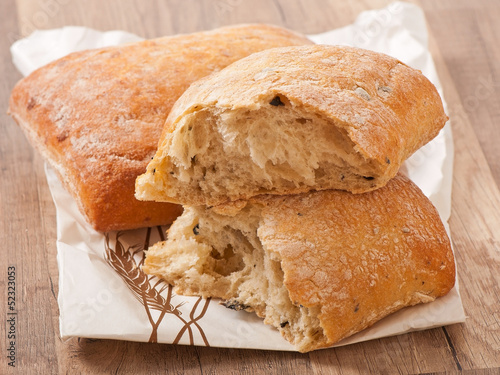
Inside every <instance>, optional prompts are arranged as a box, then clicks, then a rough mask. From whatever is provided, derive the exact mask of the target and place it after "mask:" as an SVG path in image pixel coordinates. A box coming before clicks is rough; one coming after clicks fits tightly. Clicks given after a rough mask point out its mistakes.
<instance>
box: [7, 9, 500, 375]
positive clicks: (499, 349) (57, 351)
mask: <svg viewBox="0 0 500 375" xmlns="http://www.w3.org/2000/svg"><path fill="white" fill-rule="evenodd" d="M388 3H389V1H386V0H380V1H368V0H349V1H342V2H341V1H338V2H335V1H333V0H332V1H322V0H315V1H299V0H293V1H292V0H288V1H286V0H274V1H268V0H252V1H244V0H214V1H209V0H206V1H196V0H182V1H181V0H170V1H162V0H156V1H140V0H126V1H123V0H122V1H105V0H87V1H77V0H44V1H41V0H2V6H1V16H0V17H1V19H0V35H2V39H1V41H0V43H1V55H0V58H1V60H0V71H1V77H2V80H1V84H0V107H1V108H2V110H1V111H0V116H1V117H0V119H1V120H0V124H1V126H0V129H1V133H0V166H1V184H0V243H1V244H2V245H1V246H2V267H1V269H0V289H1V296H2V297H1V298H0V301H1V307H0V311H1V312H2V314H1V318H2V319H3V320H4V321H3V322H2V324H1V325H0V326H1V328H0V331H1V333H0V338H1V348H2V353H1V355H0V358H1V359H0V373H2V374H7V373H8V374H10V373H12V374H14V373H16V374H35V373H36V374H56V373H64V374H80V373H83V374H93V373H96V374H104V373H133V374H136V373H148V374H156V373H158V374H160V373H162V374H163V373H179V374H181V373H189V374H191V373H192V374H201V373H217V374H219V373H246V374H253V373H262V374H282V373H294V374H303V373H315V374H330V373H332V374H336V373H339V374H340V373H342V374H350V373H387V374H392V373H430V372H432V373H439V372H445V371H446V372H452V373H453V372H458V371H460V370H463V371H464V372H467V373H469V374H470V373H480V374H493V373H495V374H498V373H500V193H499V189H498V187H499V185H500V147H498V146H497V143H498V142H499V141H500V101H499V99H498V98H500V44H499V42H498V41H499V40H500V23H499V22H498V20H499V19H500V2H499V1H497V0H490V1H487V0H476V1H468V0H459V1H456V0H446V1H439V2H438V1H434V0H418V1H416V3H417V4H419V5H420V6H421V7H422V8H423V9H424V11H425V14H426V17H427V21H428V27H429V31H430V34H431V43H430V47H431V51H432V53H433V56H434V59H435V61H436V64H437V69H438V73H439V75H440V79H441V82H442V85H443V87H444V94H445V98H446V101H447V102H448V105H449V115H450V117H451V121H452V126H453V131H454V139H455V152H456V155H455V169H454V179H453V197H452V216H451V220H450V226H451V232H452V238H453V242H454V246H455V249H456V257H457V262H458V277H459V280H460V285H461V293H462V297H463V303H464V307H465V311H466V314H467V316H468V319H467V321H466V323H465V324H456V325H452V326H447V327H443V328H436V329H431V330H426V331H422V332H415V333H410V334H405V335H401V336H397V337H390V338H384V339H380V340H374V341H370V342H365V343H360V344H355V345H351V346H347V347H341V348H337V349H328V350H322V351H317V352H312V353H310V354H298V353H289V352H269V351H258V350H234V349H218V348H206V347H188V346H173V345H160V344H142V343H133V342H125V341H111V340H91V339H78V338H74V339H70V340H68V341H62V340H61V339H60V338H59V330H58V307H57V300H56V296H57V285H58V283H57V281H58V270H57V264H56V245H55V239H56V229H55V228H56V220H55V208H54V205H53V203H52V199H51V196H50V192H49V189H48V187H47V183H46V180H45V174H44V170H43V160H42V159H41V157H40V156H39V155H38V154H36V153H35V152H33V150H32V149H31V147H30V146H29V145H28V143H27V141H26V139H25V137H24V136H23V134H22V133H21V131H20V129H19V128H18V127H17V126H16V125H15V123H14V121H13V120H12V119H11V118H10V117H8V116H7V115H6V114H5V111H6V108H7V101H8V97H9V94H10V90H11V89H12V87H13V85H14V84H15V82H16V81H17V80H18V79H19V78H20V74H19V73H18V72H17V71H16V70H15V68H14V66H13V65H12V63H11V58H10V53H9V50H8V48H9V46H10V44H11V43H12V42H13V41H15V40H16V39H18V38H20V37H22V36H26V35H27V34H29V33H31V32H32V31H33V30H34V29H35V28H41V29H45V28H54V27H61V26H65V25H84V26H89V27H93V28H96V29H100V30H109V29H122V30H128V31H130V32H133V33H136V34H138V35H140V36H143V37H146V38H152V37H157V36H161V35H168V34H174V33H179V32H194V31H198V30H203V29H210V28H213V27H217V26H222V25H228V24H233V23H240V22H267V23H274V24H277V25H282V26H285V27H288V28H291V29H294V30H297V31H300V32H304V33H311V34H312V33H319V32H322V31H326V30H330V29H332V28H336V27H340V26H343V25H346V24H349V23H351V22H352V21H353V20H354V18H355V17H356V15H357V14H358V13H359V12H360V11H363V10H366V9H376V8H380V7H383V6H385V5H387V4H388ZM9 266H15V267H16V273H17V274H16V287H17V305H16V307H17V309H18V311H19V314H18V322H17V326H16V329H17V352H16V368H10V367H9V366H8V365H7V362H8V358H7V356H6V352H8V350H7V349H8V348H6V347H5V345H6V344H7V336H6V333H7V332H6V331H5V329H6V327H7V325H8V323H7V322H6V320H7V319H8V318H7V315H6V313H7V282H8V267H9Z"/></svg>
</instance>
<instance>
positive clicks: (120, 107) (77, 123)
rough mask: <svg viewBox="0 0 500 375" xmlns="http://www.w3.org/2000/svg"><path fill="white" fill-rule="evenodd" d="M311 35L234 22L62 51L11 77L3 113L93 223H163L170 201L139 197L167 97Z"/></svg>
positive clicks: (173, 210) (170, 213) (173, 213)
mask: <svg viewBox="0 0 500 375" xmlns="http://www.w3.org/2000/svg"><path fill="white" fill-rule="evenodd" d="M309 43H312V42H310V41H309V40H308V39H306V38H305V37H303V36H301V35H298V34H296V33H294V32H291V31H288V30H285V29H282V28H278V27H274V26H267V25H238V26H233V27H225V28H220V29H216V30H212V31H207V32H199V33H194V34H188V35H176V36H170V37H164V38H159V39H153V40H146V41H143V42H138V43H132V44H127V45H122V46H116V47H107V48H101V49H96V50H88V51H83V52H76V53H72V54H70V55H68V56H66V57H64V58H62V59H59V60H57V61H55V62H53V63H50V64H48V65H46V66H44V67H42V68H40V69H38V70H37V71H35V72H33V73H32V74H31V75H29V76H28V77H26V78H24V79H23V80H21V81H20V82H19V83H18V84H17V85H16V87H15V88H14V90H13V91H12V96H11V99H10V114H11V115H12V116H13V117H14V119H15V120H16V121H17V122H18V123H19V125H20V126H21V128H22V129H23V130H24V132H25V134H26V135H27V137H28V138H29V140H30V141H31V143H32V145H33V146H35V147H36V148H37V149H38V150H39V151H40V153H41V154H42V155H43V156H44V157H45V158H46V159H47V160H48V161H49V162H50V164H51V165H52V166H53V167H54V168H55V169H56V171H57V172H58V174H59V175H60V177H61V179H62V181H63V182H64V183H65V185H66V187H67V188H68V190H69V191H70V192H71V193H72V194H73V196H74V198H75V200H76V201H77V203H78V205H79V207H80V209H81V212H82V213H83V214H84V216H85V217H86V218H87V220H88V221H89V222H90V223H91V224H92V226H94V228H96V229H97V230H101V231H108V230H122V229H131V228H137V227H144V226H154V225H159V224H168V223H170V222H172V220H173V219H174V218H175V217H177V216H178V215H179V214H180V213H181V212H182V211H181V207H180V206H178V205H173V204H166V203H155V202H139V201H137V200H136V199H135V197H134V189H135V187H134V185H135V179H136V177H137V176H138V175H139V174H141V173H143V172H144V170H145V169H146V166H147V164H148V162H149V161H150V160H151V158H152V157H153V155H154V153H155V151H156V149H157V146H158V139H159V137H160V134H161V132H162V129H163V125H164V123H165V120H166V118H167V116H168V114H169V112H170V110H171V108H172V106H173V104H174V102H175V101H176V100H177V98H178V97H179V96H180V95H181V94H182V93H183V92H184V90H186V88H187V87H188V86H189V85H190V84H191V83H192V82H193V81H195V80H197V79H199V78H201V77H204V76H206V75H207V74H210V73H211V72H214V71H218V70H220V69H222V68H224V67H225V66H227V65H229V64H230V63H232V62H234V61H236V60H238V59H241V58H242V57H245V56H248V55H249V54H251V53H254V52H257V51H262V50H264V49H267V48H273V47H280V46H290V45H300V44H309Z"/></svg>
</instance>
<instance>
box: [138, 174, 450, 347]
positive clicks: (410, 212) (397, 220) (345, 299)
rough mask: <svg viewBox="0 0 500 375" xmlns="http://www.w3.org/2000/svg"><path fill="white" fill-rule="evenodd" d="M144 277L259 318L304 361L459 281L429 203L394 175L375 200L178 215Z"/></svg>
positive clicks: (318, 199) (333, 199) (263, 204)
mask: <svg viewBox="0 0 500 375" xmlns="http://www.w3.org/2000/svg"><path fill="white" fill-rule="evenodd" d="M143 268H144V270H145V271H146V272H148V273H150V274H153V275H156V276H158V277H160V278H163V279H164V280H166V281H167V282H168V283H170V284H173V285H174V286H175V290H176V292H177V293H180V294H186V295H199V296H203V297H216V298H222V299H223V300H225V302H224V304H225V305H226V306H227V307H229V308H233V309H236V310H240V309H243V310H247V311H255V312H256V313H257V314H258V315H259V316H260V317H263V318H264V321H265V322H266V323H267V324H270V325H273V326H274V327H276V328H277V329H278V330H279V331H280V332H281V333H282V335H283V336H284V337H285V338H286V339H287V340H288V341H290V342H291V343H292V344H293V345H295V347H296V348H297V349H298V350H300V351H303V352H305V351H310V350H314V349H318V348H322V347H327V346H330V345H333V344H334V343H336V342H338V341H339V340H341V339H343V338H345V337H348V336H350V335H352V334H354V333H356V332H359V331H361V330H363V329H365V328H367V327H368V326H370V325H372V324H373V323H375V322H376V321H378V320H380V319H382V318H383V317H385V316H387V315H388V314H391V313H393V312H395V311H397V310H399V309H402V308H403V307H405V306H410V305H415V304H418V303H425V302H430V301H433V300H434V299H435V298H437V297H439V296H443V295H445V294H446V293H448V291H449V290H450V289H451V288H452V287H453V285H454V282H455V264H454V259H453V253H452V250H451V247H450V242H449V239H448V237H447V234H446V232H445V229H444V227H443V224H442V222H441V220H440V218H439V215H438V213H437V211H436V210H435V208H434V207H433V205H432V204H431V202H430V201H429V200H428V199H427V198H426V197H425V196H424V195H423V193H422V192H421V191H420V190H419V188H418V187H417V186H416V185H414V184H413V183H412V182H411V181H409V180H408V179H407V178H406V177H403V176H402V175H398V176H396V177H395V178H394V179H392V180H391V181H389V183H388V184H387V185H386V186H385V187H383V188H381V189H378V190H375V191H372V192H369V193H364V194H357V195H354V194H350V193H348V192H345V191H339V190H323V191H318V192H309V193H303V194H299V195H283V196H277V195H261V196H256V197H253V198H251V199H250V200H249V201H237V202H232V203H230V204H227V205H224V206H217V207H212V208H207V207H204V206H198V207H185V211H184V213H183V214H182V216H180V217H179V218H178V219H177V220H176V221H175V222H174V224H173V225H172V226H171V227H170V229H169V231H168V239H167V241H166V242H161V243H158V244H156V245H154V246H153V247H151V248H150V249H149V251H148V252H147V255H146V260H145V264H144V267H143Z"/></svg>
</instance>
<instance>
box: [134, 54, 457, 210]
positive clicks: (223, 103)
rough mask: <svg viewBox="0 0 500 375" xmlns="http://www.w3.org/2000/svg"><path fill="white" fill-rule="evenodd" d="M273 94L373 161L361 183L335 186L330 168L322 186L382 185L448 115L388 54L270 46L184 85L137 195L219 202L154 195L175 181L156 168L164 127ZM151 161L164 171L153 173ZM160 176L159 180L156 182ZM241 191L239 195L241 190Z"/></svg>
mask: <svg viewBox="0 0 500 375" xmlns="http://www.w3.org/2000/svg"><path fill="white" fill-rule="evenodd" d="M276 95H279V97H280V98H281V100H283V101H286V102H290V103H292V105H293V106H294V108H300V109H301V110H303V111H304V112H305V113H312V114H316V115H318V116H320V117H321V118H324V119H325V120H327V121H329V122H330V123H331V124H332V128H333V127H335V128H338V129H337V130H338V131H340V132H341V133H342V134H346V135H347V136H348V138H349V139H350V140H351V141H352V143H353V145H354V151H353V152H355V153H359V154H360V155H361V156H362V158H363V159H364V160H366V161H367V162H369V163H370V165H371V166H372V167H373V170H374V173H375V176H369V177H367V178H366V181H363V178H362V176H359V179H360V180H361V183H363V185H359V186H358V185H353V186H350V185H348V184H349V183H350V182H345V183H344V185H345V186H344V187H340V185H342V181H340V182H339V178H338V176H332V178H331V179H330V181H331V183H332V186H329V187H324V186H323V187H321V188H345V190H349V191H352V192H355V193H361V192H364V191H368V190H373V189H376V188H379V187H381V186H383V185H385V184H386V183H387V181H388V180H389V179H390V178H392V177H394V176H395V175H396V173H397V171H398V170H399V168H400V166H401V164H402V162H403V161H404V160H405V159H407V158H408V157H409V156H410V155H411V154H413V153H414V152H415V151H416V150H417V149H418V148H420V147H421V146H422V145H424V144H425V143H427V142H429V141H430V140H431V139H433V138H434V137H435V136H436V135H437V134H438V132H439V131H440V129H441V128H442V127H443V126H444V124H445V123H446V121H447V116H446V114H445V113H444V109H443V105H442V102H441V98H440V96H439V94H438V92H437V90H436V88H435V87H434V86H433V84H432V83H431V82H430V81H429V80H428V79H427V78H425V77H424V76H423V75H422V74H421V72H420V71H418V70H415V69H412V68H410V67H408V66H406V65H405V64H403V63H401V62H400V61H398V60H397V59H395V58H392V57H390V56H387V55H384V54H381V53H376V52H372V51H367V50H362V49H359V48H353V47H345V46H325V45H311V46H294V47H284V48H275V49H270V50H267V51H263V52H260V53H256V54H253V55H251V56H249V57H246V58H244V59H242V60H239V61H237V62H236V63H234V64H232V65H230V66H228V67H227V68H225V69H223V70H222V71H220V72H218V73H216V74H213V75H211V76H208V77H205V78H204V79H201V80H199V81H197V82H195V83H194V84H193V85H191V87H190V88H189V89H188V90H186V92H185V93H184V94H183V95H182V96H181V97H180V98H179V100H178V101H177V102H176V104H175V105H174V107H173V109H172V111H171V113H170V115H169V116H168V119H167V121H166V125H165V128H164V131H163V134H162V140H161V141H160V147H159V150H158V153H157V154H156V156H155V158H154V159H153V161H152V162H151V163H150V165H149V168H148V171H149V173H148V174H144V175H142V176H141V177H140V179H139V180H138V185H137V186H136V190H137V191H139V192H140V193H141V194H140V195H141V196H143V198H144V199H146V198H148V196H149V199H156V200H162V201H171V202H176V201H177V202H181V203H183V204H190V205H195V204H220V203H222V202H223V201H224V200H219V201H217V202H215V201H214V202H212V201H206V202H202V199H200V198H199V197H192V196H186V197H182V198H186V200H185V201H182V200H181V199H180V198H179V197H177V198H174V197H172V196H168V195H167V193H163V195H164V196H163V197H162V196H161V193H162V191H161V184H163V185H164V186H169V185H172V186H175V184H174V183H175V181H174V179H175V176H171V175H169V171H168V170H167V171H163V170H162V166H163V165H167V166H170V165H171V164H173V163H174V162H165V160H169V159H168V158H169V156H168V155H167V154H168V150H169V148H170V147H172V148H173V147H179V146H178V145H177V144H174V143H173V142H172V141H171V139H170V138H169V133H172V132H174V130H176V128H177V125H178V124H181V123H182V121H180V120H181V119H182V118H183V117H184V116H186V115H188V114H190V113H192V112H197V111H202V110H204V109H205V108H208V109H210V110H212V111H213V112H217V113H220V112H223V111H226V110H237V109H240V108H245V109H248V110H253V109H256V108H259V106H262V105H264V104H266V105H267V104H268V103H269V100H271V99H272V98H274V97H276ZM221 121H222V120H221ZM244 126H245V124H244V123H242V128H243V127H244ZM333 131H334V130H333V129H332V132H333ZM242 132H243V131H242ZM153 168H156V169H158V168H159V170H160V172H165V174H164V175H162V176H157V175H155V176H153V175H152V173H151V170H152V169H153ZM168 168H169V167H168ZM159 179H163V180H164V181H161V184H160V183H159V182H158V181H159ZM169 180H171V181H172V182H171V183H169ZM346 181H347V179H346ZM155 185H156V186H160V187H159V191H154V188H153V187H156V186H155ZM291 185H293V184H291ZM149 186H151V187H149ZM314 188H319V187H318V186H312V187H311V186H307V185H306V186H302V185H300V186H294V187H293V188H290V189H289V190H288V191H279V190H273V189H269V191H265V193H271V194H290V193H294V194H295V193H300V192H305V191H309V190H311V189H314ZM148 189H150V190H151V191H150V192H148ZM245 193H246V192H245ZM260 193H262V191H261V192H260ZM244 195H245V194H243V193H242V196H241V197H240V198H242V199H245V198H248V196H244ZM206 199H209V198H206ZM227 199H230V198H227ZM191 200H192V201H191Z"/></svg>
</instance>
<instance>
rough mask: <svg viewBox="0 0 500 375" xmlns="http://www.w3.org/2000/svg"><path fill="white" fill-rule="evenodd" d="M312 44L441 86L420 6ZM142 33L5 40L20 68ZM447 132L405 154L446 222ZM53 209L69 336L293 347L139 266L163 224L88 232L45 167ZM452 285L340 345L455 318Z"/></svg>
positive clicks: (366, 18) (57, 33)
mask: <svg viewBox="0 0 500 375" xmlns="http://www.w3.org/2000/svg"><path fill="white" fill-rule="evenodd" d="M310 38H311V39H312V40H313V41H315V42H316V43H322V44H347V45H353V46H358V47H362V48H367V49H372V50H376V51H379V52H384V53H387V54H389V55H392V56H394V57H396V58H398V59H400V60H401V61H403V62H405V63H407V64H409V65H410V66H413V67H415V68H417V69H420V70H422V72H423V73H424V74H425V75H426V76H427V77H428V78H429V79H430V80H431V81H432V82H433V83H434V84H435V85H436V87H437V88H438V90H439V91H440V93H442V91H441V86H440V83H439V79H438V77H437V74H436V70H435V68H434V63H433V61H432V57H431V55H430V53H429V51H428V48H427V30H426V23H425V19H424V15H423V12H422V11H421V10H420V9H419V8H418V7H417V6H415V5H412V4H407V3H402V2H396V3H393V4H391V5H389V6H388V7H386V8H384V9H380V10H376V11H368V12H363V13H361V14H360V15H359V17H358V18H357V19H356V21H355V22H354V23H353V24H352V25H349V26H347V27H344V28H341V29H336V30H331V31H328V32H326V33H323V34H318V35H311V36H310ZM138 40H141V38H139V37H137V36H135V35H133V34H130V33H127V32H123V31H111V32H99V31H96V30H91V29H88V28H83V27H65V28H62V29H55V30H48V31H37V32H35V33H34V34H32V35H30V36H29V37H28V38H25V39H22V40H19V41H17V42H16V43H14V44H13V45H12V47H11V52H12V56H13V61H14V63H15V65H16V66H17V68H18V69H19V70H20V71H21V72H22V73H23V74H24V75H27V74H29V73H31V72H32V71H33V70H35V69H36V68H38V67H40V66H42V65H45V64H46V63H48V62H50V61H52V60H54V59H57V58H59V57H62V56H64V55H66V54H68V53H70V52H72V51H76V50H82V49H88V48H97V47H103V46H108V45H116V44H121V43H126V42H133V41H138ZM452 166H453V140H452V135H451V128H450V125H449V124H447V125H446V126H445V128H444V129H443V131H442V132H441V133H440V134H439V135H438V137H437V138H436V139H434V140H433V141H432V142H431V143H429V144H428V145H426V146H425V147H423V148H422V149H421V150H419V151H418V152H417V153H415V154H414V155H413V156H412V157H411V158H410V159H409V160H408V161H407V162H406V168H407V173H408V174H409V176H410V178H411V179H412V180H413V181H414V182H415V183H416V184H417V185H419V186H420V188H421V189H422V190H423V192H424V193H425V194H426V195H427V196H428V197H429V198H430V199H431V200H432V202H433V203H434V205H435V206H436V207H437V209H438V211H439V213H440V215H441V218H442V219H443V221H444V222H445V224H446V222H447V220H448V218H449V216H450V206H451V181H452ZM46 174H47V180H48V183H49V187H50V190H51V193H52V196H53V199H54V203H55V205H56V210H57V251H58V265H59V273H60V275H59V296H58V302H59V309H60V333H61V336H62V337H63V338H68V337H72V336H78V337H90V338H107V339H122V340H131V341H146V342H147V341H157V342H162V343H178V344H190V345H210V346H218V347H231V348H258V349H273V350H293V347H292V346H291V345H290V344H289V343H287V342H286V341H285V340H284V339H283V338H282V337H281V335H280V334H279V333H278V332H277V331H276V330H275V329H273V328H272V327H270V326H267V325H265V324H263V322H262V320H261V319H259V318H257V317H256V316H255V315H254V314H249V313H246V312H243V311H240V312H236V311H233V310H229V309H227V308H225V307H222V306H221V305H219V304H218V303H217V301H214V300H203V299H200V298H195V297H184V296H177V295H174V294H172V293H171V289H170V287H168V286H167V285H165V284H164V283H162V282H160V281H159V280H158V279H156V278H154V277H148V276H147V275H145V274H144V273H142V271H141V270H140V264H141V262H142V250H143V249H144V248H147V246H148V244H153V243H154V242H156V241H159V240H160V239H161V238H162V236H163V235H164V234H163V233H164V228H149V229H146V228H145V229H140V230H134V231H126V232H119V233H116V232H111V233H107V234H102V233H99V232H96V231H94V230H93V229H92V228H91V227H90V226H89V225H88V224H87V223H86V222H85V220H84V219H83V217H82V216H81V214H80V213H79V211H78V209H77V206H76V204H75V202H74V201H73V199H72V197H71V196H70V195H69V193H68V192H67V191H66V190H65V189H64V188H63V187H62V185H61V183H60V182H59V180H58V179H57V177H56V175H55V173H54V172H53V171H52V170H51V169H50V168H49V167H47V168H46ZM464 320H465V315H464V311H463V308H462V303H461V299H460V295H459V292H458V283H457V285H456V286H455V288H454V289H453V290H452V291H451V292H450V293H449V294H448V295H446V296H445V297H442V298H439V299H437V300H436V301H434V302H432V303H429V304H424V305H418V306H414V307H411V308H406V309H404V310H401V311H399V312H397V313H395V314H393V315H391V316H389V317H387V318H385V319H383V320H381V321H380V322H378V323H377V324H375V325H374V326H372V327H371V328H369V329H367V330H365V331H363V332H360V333H358V334H356V335H354V336H352V337H350V338H348V339H346V340H344V341H342V342H341V343H340V344H339V345H345V344H349V343H354V342H359V341H365V340H370V339H375V338H380V337H384V336H390V335H396V334H401V333H404V332H408V331H413V330H421V329H426V328H431V327H436V326H442V325H447V324H452V323H458V322H463V321H464Z"/></svg>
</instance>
